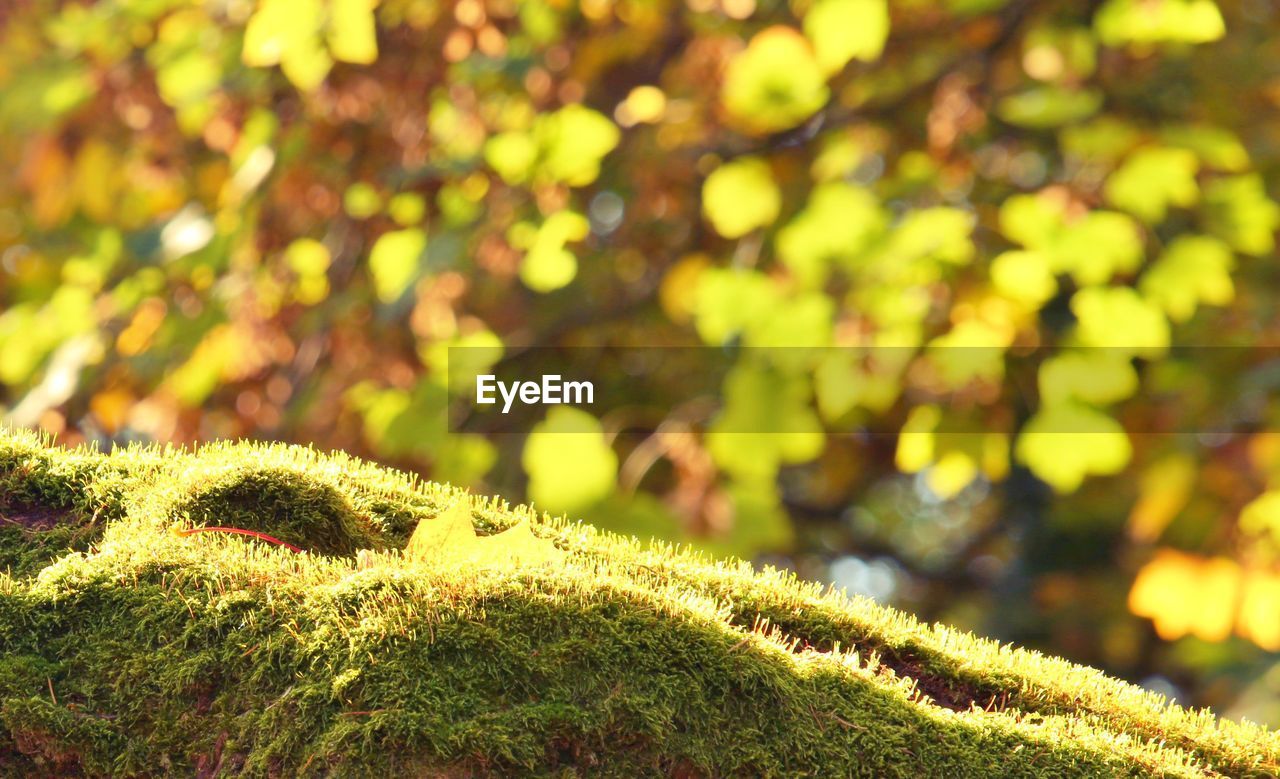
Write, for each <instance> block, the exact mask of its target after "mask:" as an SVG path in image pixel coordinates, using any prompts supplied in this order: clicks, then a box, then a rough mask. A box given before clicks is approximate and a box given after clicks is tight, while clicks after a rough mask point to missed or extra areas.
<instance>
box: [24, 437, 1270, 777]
mask: <svg viewBox="0 0 1280 779" xmlns="http://www.w3.org/2000/svg"><path fill="white" fill-rule="evenodd" d="M459 499H464V500H469V501H471V503H472V511H473V517H474V520H475V523H476V527H477V528H478V529H479V530H480V532H482V533H491V532H494V531H499V530H502V529H505V528H508V527H511V526H512V525H513V524H515V523H516V522H519V521H522V520H527V521H530V522H531V523H533V529H534V532H535V534H536V535H538V536H539V537H542V538H544V539H548V540H549V541H550V542H552V543H554V544H555V545H556V546H557V547H558V548H560V549H561V550H563V551H564V553H565V554H564V561H563V563H558V564H556V565H548V566H538V567H528V566H526V567H516V568H509V569H500V568H492V567H488V568H481V569H467V568H465V567H463V568H459V567H449V568H443V567H431V566H423V565H410V564H397V560H398V558H397V553H396V552H395V551H394V550H396V549H399V548H400V547H402V546H403V545H404V543H405V541H406V539H407V538H408V536H409V535H410V533H411V532H412V531H413V528H414V527H415V526H416V524H417V522H418V521H419V520H420V519H423V518H430V517H434V516H436V515H437V514H439V513H440V512H441V511H443V510H444V508H446V507H447V506H449V505H451V504H452V503H453V502H454V501H456V500H459ZM194 525H228V526H235V527H240V528H245V529H251V530H258V531H261V532H265V533H269V534H271V535H274V536H276V537H278V538H280V539H281V540H285V541H289V542H290V543H293V544H296V545H297V546H300V547H303V548H305V549H307V550H309V551H308V552H307V553H304V554H297V553H294V552H290V551H288V550H287V549H284V548H280V547H275V546H271V545H267V544H263V543H261V542H258V541H255V540H251V539H245V538H243V537H238V536H227V535H222V534H215V533H205V534H199V535H193V536H189V537H179V536H178V535H175V534H174V533H173V532H172V531H173V529H174V528H187V527H192V526H194ZM359 549H374V550H379V551H387V550H390V551H389V552H388V553H386V554H382V555H377V556H375V557H376V559H377V560H379V561H381V562H380V563H379V564H375V565H372V566H369V565H367V564H366V565H361V564H359V563H358V562H357V555H356V551H357V550H359ZM366 562H367V557H366ZM0 646H2V647H3V653H2V654H0V775H3V776H24V775H36V776H39V775H46V776H47V775H54V776H84V775H87V776H166V775H173V776H202V777H211V776H232V775H251V776H388V775H403V776H473V775H478V776H486V775H499V776H509V775H546V776H627V777H630V776H646V775H659V776H661V775H672V776H685V777H690V776H708V777H710V776H821V777H830V776H877V777H880V776H903V777H917V776H947V777H969V776H972V777H987V776H1010V777H1013V776H1044V777H1062V776H1151V775H1155V776H1274V775H1277V774H1278V773H1280V762H1278V761H1280V737H1277V735H1276V734H1275V733H1272V732H1269V731H1267V730H1265V729H1262V728H1260V727H1256V726H1253V725H1248V724H1237V723H1233V722H1226V721H1218V720H1216V719H1215V718H1214V717H1213V716H1212V715H1210V714H1209V713H1206V712H1195V711H1186V710H1183V709H1180V708H1178V707H1175V706H1169V705H1167V704H1165V703H1164V701H1163V700H1161V699H1160V698H1159V697H1158V696H1156V695H1153V694H1151V693H1148V692H1144V691H1142V690H1140V689H1138V688H1135V687H1132V686H1130V685H1127V684H1124V683H1122V682H1119V681H1116V680H1113V679H1110V678H1108V677H1106V676H1104V675H1103V674H1101V673H1099V672H1097V671H1094V670H1092V669H1088V668H1082V667H1080V666H1076V665H1072V664H1070V663H1067V662H1065V661H1062V660H1057V659H1054V658H1047V657H1043V656H1040V655H1037V654H1034V653H1030V652H1024V651H1020V650H1016V649H1011V648H1008V647H1004V646H1000V645H998V644H995V643H993V642H989V641H985V640H981V639H975V638H973V637H971V636H968V635H965V634H961V633H958V632H955V631H952V630H949V629H947V628H943V627H936V626H934V627H931V626H924V625H920V624H918V623H917V622H915V621H914V620H913V619H911V618H910V617H908V616H906V615H903V614H900V613H897V612H894V611H891V610H887V609H884V608H881V607H878V606H876V605H874V604H873V603H871V602H869V601H865V600H850V599H846V598H844V597H841V596H838V595H835V594H830V593H824V592H822V591H820V590H819V589H818V588H816V587H813V586H810V585H806V584H803V583H800V582H797V581H796V580H795V579H794V578H793V577H791V576H789V575H786V574H782V573H776V572H769V571H766V572H763V573H758V572H755V571H753V570H752V569H751V567H750V566H748V565H746V564H743V563H723V562H714V561H710V560H708V559H705V558H703V557H700V556H697V555H693V554H689V553H685V552H680V551H676V550H672V549H670V548H666V547H662V546H651V545H646V544H640V543H637V542H635V541H632V540H629V539H623V538H620V537H617V536H612V535H608V534H603V533H599V532H596V531H595V530H593V529H591V528H589V527H585V526H582V525H579V524H575V523H570V522H566V521H563V520H556V519H550V518H547V517H543V516H539V515H537V514H535V513H534V512H532V511H530V510H528V509H525V508H514V509H513V508H509V507H507V506H506V505H505V504H502V503H500V502H497V501H492V500H484V499H472V498H469V497H466V496H464V495H462V494H461V493H458V492H457V491H455V490H453V489H451V488H449V487H445V486H440V485H434V484H425V483H416V482H415V481H413V480H412V479H410V478H408V477H406V476H403V475H401V474H397V473H395V472H392V471H387V470H385V469H381V468H377V467H374V466H371V465H367V464H364V463H361V462H359V461H356V460H354V459H351V458H348V457H345V456H341V455H337V456H323V455H319V454H317V453H315V452H313V451H311V450H306V449H299V448H290V447H279V446H272V447H262V446H253V445H216V446H210V447H207V448H204V449H201V450H199V451H198V452H196V453H190V452H178V451H171V450H160V449H130V450H123V451H118V452H116V453H113V454H111V455H100V454H96V453H93V452H89V451H64V450H59V449H53V448H49V447H46V446H45V445H44V442H43V441H41V440H39V439H37V438H35V437H33V436H29V435H25V434H16V433H0Z"/></svg>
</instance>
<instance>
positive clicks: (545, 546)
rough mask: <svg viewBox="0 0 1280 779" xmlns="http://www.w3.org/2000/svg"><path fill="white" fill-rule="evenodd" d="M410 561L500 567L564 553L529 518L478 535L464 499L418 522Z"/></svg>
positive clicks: (560, 556) (536, 561)
mask: <svg viewBox="0 0 1280 779" xmlns="http://www.w3.org/2000/svg"><path fill="white" fill-rule="evenodd" d="M404 556H405V559H406V560H407V561H408V562H410V563H419V564H428V565H468V566H473V567H477V568H479V567H498V566H513V565H542V564H545V563H550V562H557V561H559V560H562V559H563V558H564V553H563V552H562V551H560V550H559V549H557V548H556V547H555V546H554V545H553V544H552V543H551V540H550V539H546V538H538V537H537V536H535V535H534V534H533V530H532V529H531V528H530V527H529V523H528V521H523V522H520V523H519V524H517V525H515V526H514V527H511V528H508V529H506V530H504V531H502V532H501V533H495V534H493V535H491V536H477V535H476V530H475V527H474V526H472V524H471V509H470V507H469V506H468V504H467V502H466V501H465V500H458V501H455V502H454V503H453V505H452V506H450V507H449V508H447V509H445V510H444V511H443V512H441V513H440V514H438V515H436V516H434V517H426V518H424V519H422V520H421V521H419V522H418V527H417V529H415V530H414V531H413V535H412V536H411V537H410V538H409V544H408V545H407V546H406V547H405V550H404Z"/></svg>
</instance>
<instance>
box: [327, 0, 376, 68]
mask: <svg viewBox="0 0 1280 779" xmlns="http://www.w3.org/2000/svg"><path fill="white" fill-rule="evenodd" d="M373 6H374V3H373V2H371V0H332V5H331V6H330V9H329V51H330V53H332V54H333V58H334V59H337V60H342V61H343V62H354V63H357V64H360V65H368V64H369V63H371V62H373V61H374V60H376V59H378V38H377V33H376V31H375V29H374V24H373Z"/></svg>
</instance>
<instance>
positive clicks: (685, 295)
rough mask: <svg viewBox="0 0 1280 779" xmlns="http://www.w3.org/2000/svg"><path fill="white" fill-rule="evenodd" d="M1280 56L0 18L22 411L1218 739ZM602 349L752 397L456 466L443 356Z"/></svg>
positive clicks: (129, 13)
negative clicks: (732, 593) (1092, 697)
mask: <svg viewBox="0 0 1280 779" xmlns="http://www.w3.org/2000/svg"><path fill="white" fill-rule="evenodd" d="M1278 33H1280V17H1278V16H1277V9H1276V7H1275V6H1274V4H1272V3H1268V2H1263V0H1222V1H1221V2H1218V3H1215V2H1213V0H1101V2H1089V3H1071V2H1065V0H1064V1H1062V2H1036V3H1033V2H1030V1H1029V0H901V2H897V3H894V4H892V5H890V4H889V3H887V2H886V0H794V2H792V3H790V4H784V3H779V2H773V1H772V0H684V2H676V1H674V0H581V2H579V3H571V2H567V0H522V1H521V2H515V1H514V0H458V2H437V0H382V1H381V2H377V0H258V1H257V2H255V0H203V1H196V0H99V1H98V2H64V1H62V0H30V2H25V3H21V4H12V3H11V4H7V5H5V6H3V7H0V155H2V156H3V164H4V166H5V170H6V171H8V174H7V175H5V176H3V177H0V305H2V306H3V311H2V313H0V402H3V403H4V404H5V406H6V408H7V412H6V413H7V417H8V419H9V420H10V421H11V422H14V423H17V424H23V425H32V426H39V427H42V428H44V429H46V430H49V431H51V432H53V433H55V434H57V435H59V436H60V437H62V438H63V439H64V440H66V441H68V442H74V441H78V440H84V439H89V440H95V441H113V440H123V439H154V440H162V441H177V442H189V441H195V440H202V439H210V438H215V437H238V436H249V437H259V438H280V439H286V440H293V441H310V442H316V443H317V444H318V445H320V446H324V447H341V448H345V449H349V450H353V451H356V452H359V453H363V454H365V455H367V456H370V457H373V458H376V459H379V460H382V461H388V462H391V463H393V464H397V465H400V466H402V467H405V468H409V469H414V470H419V471H422V472H426V473H429V474H430V475H431V476H432V477H433V478H437V479H442V480H450V481H454V482H458V483H462V484H467V485H472V486H474V487H476V488H477V489H494V490H501V491H503V492H505V493H507V494H510V495H516V494H519V493H520V492H522V491H525V494H527V495H529V496H532V497H533V498H534V499H536V500H537V502H538V504H539V505H541V506H543V507H545V508H547V509H550V510H554V511H570V512H573V513H574V514H576V515H580V516H584V517H587V518H589V519H591V520H593V521H596V522H598V523H599V524H601V525H603V526H605V527H608V528H611V529H616V530H621V531H625V532H633V533H641V534H651V535H657V536H661V537H666V538H669V539H675V540H694V541H695V542H696V543H699V544H702V545H703V546H705V547H707V548H709V549H712V550H715V551H720V552H732V553H736V554H740V555H746V556H757V557H759V558H761V559H763V560H765V561H769V562H773V563H775V564H785V565H790V566H793V567H795V568H797V569H798V570H799V571H800V572H801V573H802V574H803V575H806V576H810V577H813V578H822V579H829V580H832V581H834V582H835V583H837V584H838V585H841V586H847V587H850V588H853V589H859V590H862V591H864V592H868V593H871V594H874V595H877V596H879V597H882V598H886V599H890V600H893V601H894V602H897V603H901V604H903V605H904V606H906V607H909V608H912V609H915V610H918V611H921V612H923V613H925V614H927V615H929V616H931V617H937V618H945V619H947V620H949V621H952V622H956V623H959V624H962V625H967V626H971V627H974V628H977V629H981V630H983V631H985V632H988V633H994V634H997V635H1000V636H1002V637H1004V638H1009V639H1013V640H1018V641H1022V642H1025V643H1030V644H1032V645H1035V646H1040V647H1043V648H1046V649H1049V650H1051V651H1053V652H1055V653H1059V654H1065V655H1067V656H1069V657H1072V658H1073V659H1076V660H1080V661H1084V662H1090V663H1094V664H1097V665H1101V666H1104V667H1106V668H1108V669H1110V670H1112V671H1114V672H1116V673H1119V674H1122V675H1127V676H1129V677H1131V678H1134V679H1139V680H1141V679H1147V678H1150V677H1153V676H1154V675H1163V677H1164V681H1162V682H1161V684H1172V685H1175V686H1174V687H1173V688H1171V689H1173V690H1175V691H1178V690H1181V691H1184V692H1186V693H1187V694H1189V695H1191V696H1192V698H1191V701H1190V702H1193V703H1214V704H1225V703H1226V702H1228V701H1230V700H1231V699H1232V697H1233V696H1234V695H1235V694H1236V692H1237V691H1238V690H1240V689H1241V688H1242V686H1243V685H1244V683H1245V682H1246V681H1247V680H1249V679H1250V678H1251V677H1252V676H1255V675H1259V674H1260V671H1261V670H1263V669H1265V668H1266V667H1267V666H1268V660H1267V658H1266V654H1265V651H1275V650H1277V649H1280V637H1278V636H1277V633H1276V629H1275V625H1276V624H1277V617H1278V616H1280V589H1278V588H1277V585H1276V581H1277V579H1276V574H1275V565H1276V562H1277V560H1276V555H1277V551H1276V550H1277V548H1280V547H1278V546H1277V544H1280V541H1278V540H1277V539H1280V530H1278V528H1280V509H1278V508H1277V502H1276V501H1277V499H1276V495H1280V437H1277V434H1275V433H1273V432H1269V431H1270V430H1273V429H1274V428H1275V427H1276V421H1277V414H1278V413H1280V407H1278V406H1277V404H1276V402H1275V400H1274V398H1273V396H1274V394H1275V387H1276V385H1277V382H1278V381H1280V372H1278V371H1277V363H1276V361H1275V357H1274V355H1271V354H1268V353H1267V351H1266V350H1265V349H1246V348H1230V347H1232V346H1235V347H1246V346H1250V345H1256V344H1258V343H1262V344H1264V345H1265V344H1268V343H1270V341H1271V339H1273V338H1274V334H1275V333H1277V332H1280V322H1278V321H1277V317H1276V311H1277V310H1280V307H1278V306H1277V300H1276V298H1277V295H1278V294H1280V283H1277V282H1280V278H1278V272H1277V270H1276V268H1277V266H1276V264H1275V256H1274V254H1275V244H1274V236H1275V230H1276V227H1277V224H1278V223H1280V207H1278V206H1277V204H1276V203H1275V202H1274V201H1273V200H1272V199H1271V197H1270V194H1269V192H1270V191H1273V190H1274V188H1275V186H1276V182H1277V176H1278V175H1280V167H1278V164H1280V124H1278V123H1277V122H1275V121H1274V113H1273V112H1274V111H1275V109H1276V107H1277V103H1280V86H1278V85H1280V65H1277V64H1276V63H1280V56H1277V54H1280V52H1277V46H1278V45H1280V44H1278V43H1277V41H1280V34H1278ZM583 301H586V302H585V303H584V302H583ZM601 344H643V345H648V346H663V345H669V346H687V345H693V344H706V345H708V346H710V347H717V348H720V347H723V348H725V349H728V350H729V351H730V353H731V354H735V355H739V356H738V357H737V360H738V362H737V365H736V366H735V367H734V369H733V370H732V371H731V372H730V373H729V374H728V376H727V377H726V378H725V384H724V387H723V391H722V392H720V393H717V394H715V395H714V396H713V397H711V398H708V402H707V403H706V404H702V405H699V404H693V405H692V406H689V407H680V408H675V409H671V410H670V413H669V415H668V416H667V417H666V418H663V419H649V418H645V419H644V421H643V423H640V422H637V421H636V420H635V419H627V418H623V417H624V416H625V415H615V416H606V417H605V418H603V419H596V418H593V417H591V416H590V415H588V414H586V413H584V412H581V411H572V410H561V411H559V412H557V413H553V414H550V415H548V417H547V418H546V420H545V422H543V423H542V425H541V426H539V427H538V428H537V429H536V430H535V431H534V432H533V433H532V434H531V435H529V436H528V437H527V440H520V439H515V438H512V437H509V436H484V435H479V434H475V433H469V434H448V433H446V432H445V425H444V419H445V414H446V406H447V405H448V403H449V396H450V388H449V385H448V382H447V381H446V376H447V373H446V358H447V350H448V347H450V346H463V345H465V346H473V347H477V349H475V350H473V351H471V352H469V354H473V355H475V358H474V362H475V364H474V365H469V366H468V368H469V369H473V370H479V369H482V368H484V367H486V366H487V365H491V364H493V363H495V362H497V361H499V360H504V359H509V358H510V357H511V356H512V355H514V354H518V353H519V352H520V351H521V350H524V349H527V348H528V347H530V346H545V345H557V346H578V347H593V346H598V345H601ZM1177 344H1197V345H1205V346H1213V347H1228V348H1202V349H1189V350H1180V349H1179V348H1177V346H1176V345H1177ZM753 346H837V347H845V348H841V349H838V350H828V351H820V352H813V353H798V352H794V351H784V350H779V351H774V352H769V351H764V350H754V349H750V348H746V349H743V348H742V347H753ZM805 354H813V355H817V356H816V357H814V358H813V359H807V358H806V357H805ZM797 355H799V356H797ZM697 370H698V368H697V365H691V366H690V367H689V371H690V375H693V374H696V372H697ZM676 396H678V395H676ZM653 400H654V399H652V398H650V399H647V402H650V407H649V408H647V409H637V415H636V416H637V418H640V417H643V416H644V414H649V413H651V411H652V401H653ZM770 425H774V426H775V427H773V428H770V427H769V426H770ZM743 429H753V430H762V431H768V430H770V429H774V430H777V431H779V432H775V433H768V432H760V433H754V434H750V435H748V434H744V433H741V432H735V431H741V430H743ZM899 431H901V435H897V436H894V435H891V434H893V433H897V432H899ZM1194 431H1212V432H1211V433H1203V434H1200V435H1195V434H1192V433H1193V432H1194ZM1152 433H1163V435H1149V434H1152ZM886 434H890V435H886ZM1126 517H1127V520H1126ZM1148 618H1149V620H1150V621H1149V620H1148ZM1264 650H1265V651H1264ZM1274 676H1275V674H1272V677H1274ZM1269 678H1270V677H1269ZM1210 681H1212V682H1214V683H1213V684H1210V683H1209V682H1210ZM1266 683H1268V684H1269V683H1270V682H1266ZM1260 684H1261V683H1260ZM1240 700H1241V701H1242V704H1241V705H1243V706H1248V707H1249V708H1247V709H1245V710H1242V711H1238V712H1237V713H1243V714H1247V715H1251V716H1254V717H1255V718H1259V719H1269V720H1271V721H1272V722H1276V721H1280V712H1278V711H1276V710H1275V709H1270V710H1268V709H1267V708H1266V705H1267V704H1265V703H1263V704H1259V703H1258V701H1263V702H1266V701H1268V700H1274V696H1268V695H1264V694H1260V693H1258V692H1257V688H1255V689H1253V690H1250V691H1249V693H1248V694H1246V695H1244V696H1242V697H1241V698H1240Z"/></svg>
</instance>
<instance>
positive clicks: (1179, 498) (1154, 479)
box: [1129, 454, 1196, 542]
mask: <svg viewBox="0 0 1280 779" xmlns="http://www.w3.org/2000/svg"><path fill="white" fill-rule="evenodd" d="M1195 477H1196V469H1195V461H1194V460H1192V459H1191V458H1190V457H1188V456H1187V455H1185V454H1173V455H1170V456H1169V457H1166V458H1164V459H1163V460H1159V461H1157V462H1156V463H1154V464H1152V465H1151V467H1149V468H1147V470H1146V471H1145V472H1144V473H1143V474H1142V479H1141V481H1139V483H1138V485H1139V486H1138V490H1139V493H1140V497H1139V498H1138V502H1137V503H1136V504H1134V507H1133V511H1131V512H1130V513H1129V537H1130V538H1132V539H1134V540H1135V541H1143V542H1150V541H1154V540H1156V539H1157V538H1158V537H1159V536H1160V533H1162V532H1163V531H1164V529H1165V528H1166V527H1168V525H1169V522H1170V521H1171V520H1172V519H1173V518H1174V517H1176V516H1177V515H1178V512H1179V511H1182V509H1183V507H1184V506H1186V505H1187V499H1188V498H1190V497H1191V488H1192V486H1193V485H1194V483H1195Z"/></svg>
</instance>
